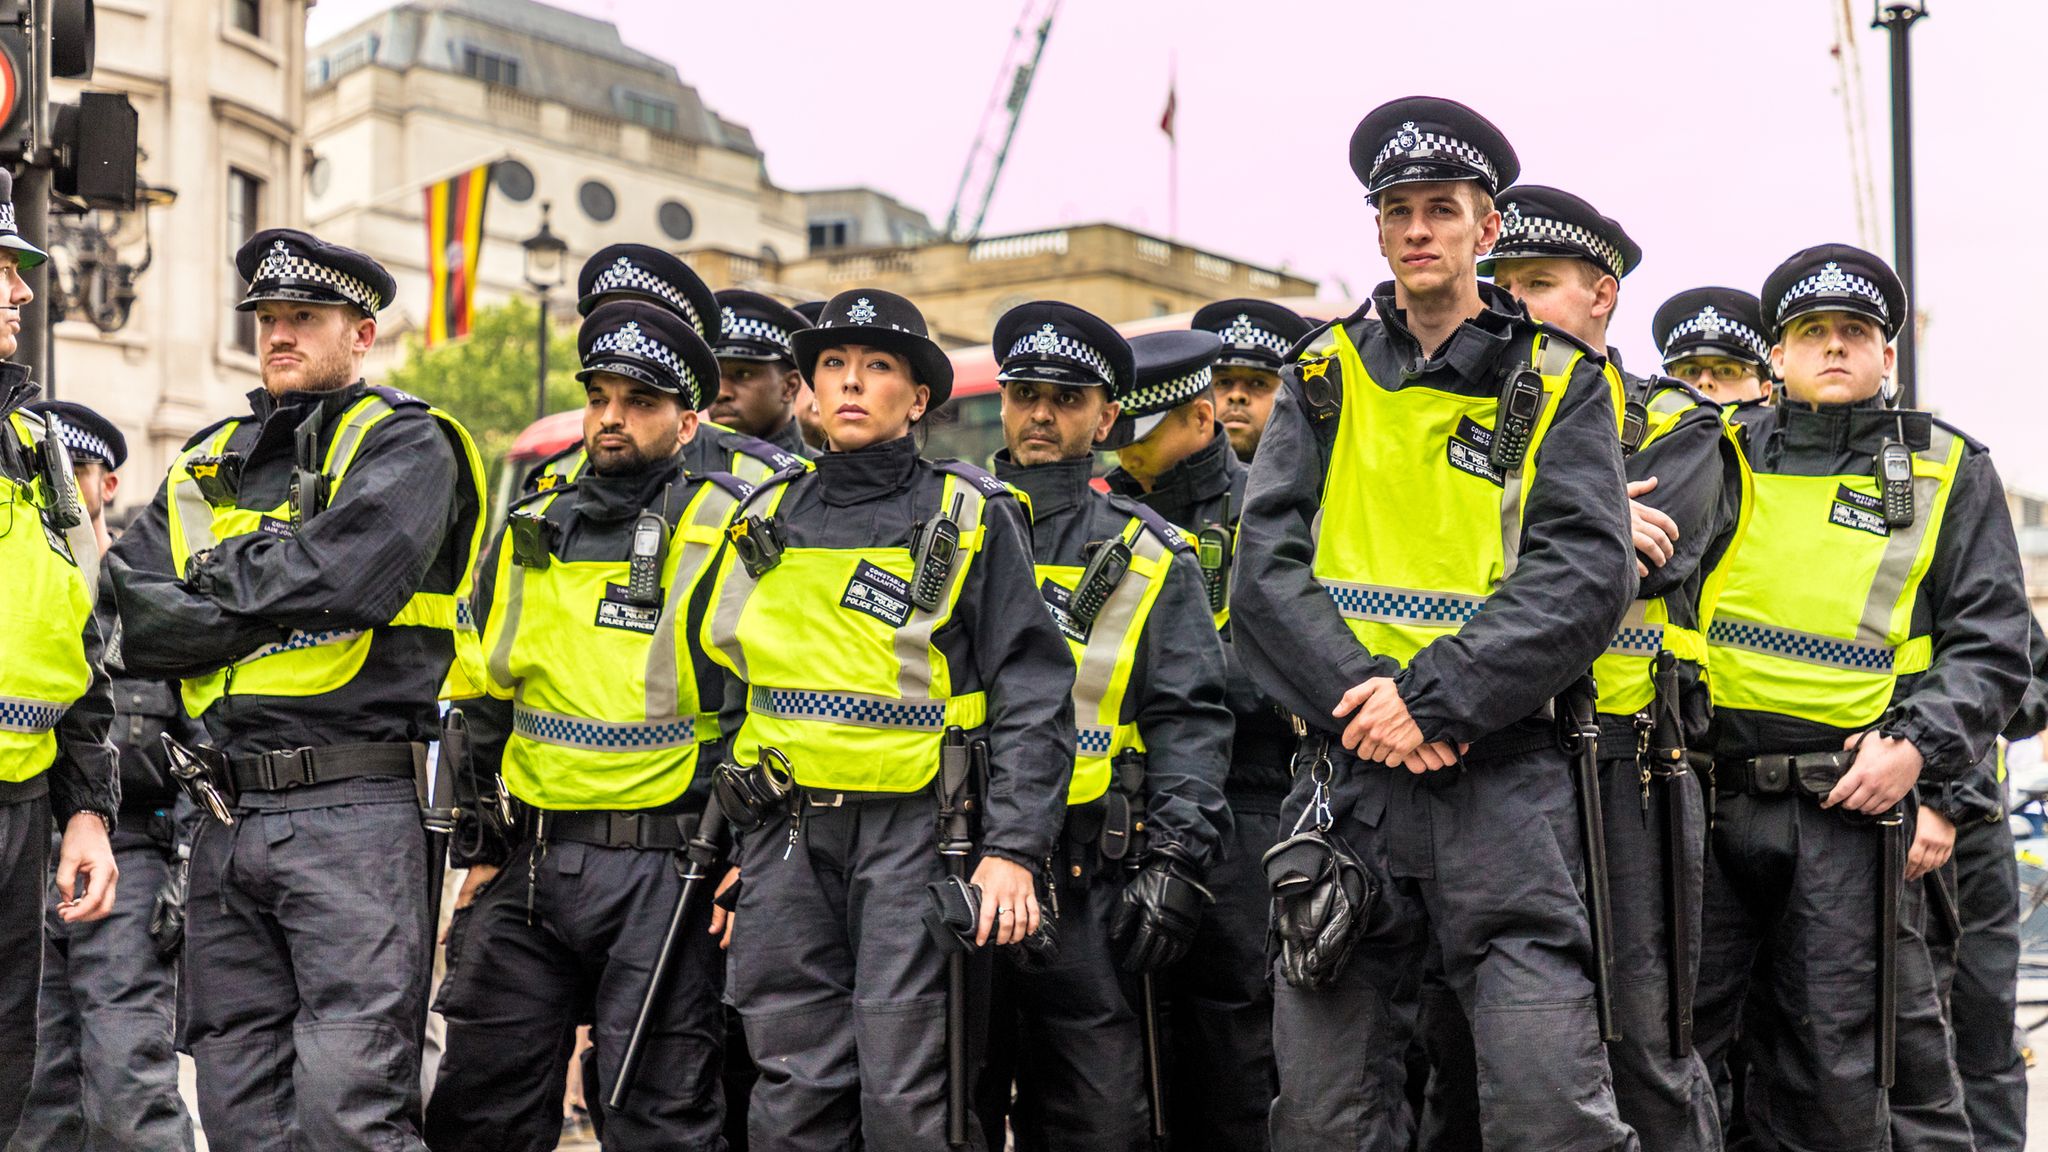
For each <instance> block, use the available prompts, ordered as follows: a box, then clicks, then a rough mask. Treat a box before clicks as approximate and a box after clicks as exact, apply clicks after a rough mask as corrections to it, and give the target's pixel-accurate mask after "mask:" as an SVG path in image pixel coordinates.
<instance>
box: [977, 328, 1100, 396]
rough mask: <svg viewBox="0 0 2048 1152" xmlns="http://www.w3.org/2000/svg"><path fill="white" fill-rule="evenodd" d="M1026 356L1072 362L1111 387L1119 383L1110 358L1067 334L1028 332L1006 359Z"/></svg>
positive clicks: (1011, 349)
mask: <svg viewBox="0 0 2048 1152" xmlns="http://www.w3.org/2000/svg"><path fill="white" fill-rule="evenodd" d="M1024 355H1032V356H1046V357H1051V358H1053V359H1056V360H1071V361H1073V362H1074V363H1076V364H1079V365H1081V366H1082V367H1083V368H1086V369H1088V370H1089V371H1091V372H1093V373H1095V374H1096V375H1097V376H1100V377H1102V378H1103V379H1104V380H1107V381H1108V382H1109V383H1110V385H1111V386H1115V385H1116V384H1117V383H1118V381H1117V378H1116V373H1115V372H1114V371H1112V370H1111V369H1110V367H1109V357H1107V356H1104V355H1103V354H1102V353H1100V352H1098V351H1096V350H1095V348H1094V346H1093V345H1091V344H1087V343H1084V342H1082V341H1080V340H1076V339H1074V338H1073V337H1072V336H1068V335H1066V334H1065V333H1060V332H1047V331H1045V330H1044V329H1039V330H1038V331H1036V332H1027V333H1025V334H1024V336H1023V337H1022V338H1020V339H1019V340H1018V341H1017V343H1016V344H1014V345H1012V346H1011V347H1010V355H1009V356H1006V357H1004V359H1006V360H1007V359H1012V358H1014V357H1018V356H1024Z"/></svg>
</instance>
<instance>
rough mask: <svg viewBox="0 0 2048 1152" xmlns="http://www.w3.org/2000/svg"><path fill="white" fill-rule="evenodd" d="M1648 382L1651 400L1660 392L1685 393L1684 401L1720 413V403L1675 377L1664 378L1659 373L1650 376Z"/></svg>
mask: <svg viewBox="0 0 2048 1152" xmlns="http://www.w3.org/2000/svg"><path fill="white" fill-rule="evenodd" d="M1649 381H1650V397H1651V399H1653V400H1654V399H1655V398H1656V397H1657V394H1658V393H1660V392H1670V391H1673V390H1676V391H1679V392H1683V393H1685V397H1686V399H1688V400H1691V401H1692V402H1693V403H1695V404H1698V405H1701V406H1703V407H1705V408H1707V409H1709V410H1710V411H1713V412H1716V413H1718V412H1720V411H1721V402H1720V401H1718V400H1715V399H1713V398H1711V397H1709V396H1708V395H1707V394H1706V393H1704V392H1702V391H1700V390H1699V389H1697V388H1695V387H1693V386H1692V385H1690V384H1687V383H1686V382H1685V381H1683V380H1680V379H1679V378H1678V377H1676V376H1666V375H1664V374H1663V373H1661V372H1660V373H1655V374H1653V375H1651V376H1650V377H1649Z"/></svg>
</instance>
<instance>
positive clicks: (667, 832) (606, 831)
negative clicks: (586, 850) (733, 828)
mask: <svg viewBox="0 0 2048 1152" xmlns="http://www.w3.org/2000/svg"><path fill="white" fill-rule="evenodd" d="M688 815H689V814H688V813H685V812H681V811H648V810H640V811H610V810H606V811H574V812H565V811H561V810H559V809H556V810H548V809H539V808H536V809H534V810H533V818H534V822H535V824H536V825H537V826H538V828H539V830H540V835H541V838H543V839H546V840H569V841H573V842H575V843H577V844H592V845H596V846H597V847H599V848H642V849H648V850H652V851H660V852H680V851H682V850H683V848H684V847H685V846H686V844H687V842H688V840H689V836H688V835H687V834H686V833H685V832H684V830H683V826H682V821H683V819H684V817H685V816H688ZM690 824H691V827H693V828H694V827H695V826H696V820H695V819H694V817H693V818H691V820H690Z"/></svg>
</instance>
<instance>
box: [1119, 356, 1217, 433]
mask: <svg viewBox="0 0 2048 1152" xmlns="http://www.w3.org/2000/svg"><path fill="white" fill-rule="evenodd" d="M1131 354H1132V355H1133V356H1134V357H1136V359H1137V361H1138V386H1137V387H1136V388H1133V389H1131V390H1130V392H1129V393H1127V394H1126V395H1125V396H1124V398H1123V400H1122V404H1123V412H1122V413H1121V414H1119V415H1118V416H1117V419H1116V423H1115V424H1112V425H1111V426H1110V429H1109V437H1108V439H1107V440H1105V441H1104V442H1103V447H1105V448H1122V447H1124V446H1125V445H1127V444H1135V443H1137V442H1138V441H1140V440H1143V439H1144V438H1145V437H1147V436H1150V435H1151V434H1152V430H1153V429H1154V428H1157V427H1159V422H1160V421H1162V420H1164V419H1166V414H1167V413H1169V412H1171V411H1173V410H1174V409H1175V408H1178V407H1180V406H1181V405H1183V404H1186V403H1187V402H1188V401H1190V400H1193V399H1195V398H1197V397H1199V396H1200V395H1202V393H1204V392H1207V391H1208V390H1209V386H1210V384H1211V383H1212V381H1213V379H1214V375H1215V369H1216V359H1217V357H1219V356H1221V355H1222V354H1223V338H1222V337H1221V336H1218V335H1216V334H1215V333H1214V332H1198V331H1194V330H1192V329H1190V330H1188V331H1185V332H1180V331H1173V332H1147V333H1146V334H1144V335H1142V336H1133V337H1132V338H1131Z"/></svg>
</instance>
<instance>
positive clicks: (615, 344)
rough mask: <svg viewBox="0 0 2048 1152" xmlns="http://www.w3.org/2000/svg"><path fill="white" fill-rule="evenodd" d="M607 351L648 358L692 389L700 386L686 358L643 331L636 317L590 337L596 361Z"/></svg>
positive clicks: (639, 358) (607, 353)
mask: <svg viewBox="0 0 2048 1152" xmlns="http://www.w3.org/2000/svg"><path fill="white" fill-rule="evenodd" d="M605 355H612V356H625V357H628V358H630V359H634V360H645V361H647V362H648V363H650V364H659V365H660V366H662V367H663V368H666V369H668V370H669V372H671V373H672V374H674V376H675V378H676V379H678V380H680V381H682V382H683V383H684V384H685V385H687V386H688V387H689V389H690V390H691V391H692V392H694V391H696V390H697V377H696V374H694V373H692V372H691V371H690V369H689V366H688V365H686V364H684V363H683V358H682V357H680V356H678V355H676V354H675V353H674V352H672V351H670V350H669V346H668V345H666V344H663V343H662V342H661V341H659V340H656V339H655V338H654V337H652V336H649V335H647V334H646V333H645V332H642V331H641V330H640V325H639V323H638V322H637V321H632V320H628V321H627V322H626V323H624V324H622V325H620V326H619V327H618V328H616V329H613V330H612V331H610V332H607V333H605V334H604V335H602V336H599V337H598V338H597V339H596V340H593V341H591V343H590V357H589V358H590V359H591V360H592V361H595V360H597V359H598V358H599V357H601V356H605Z"/></svg>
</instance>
